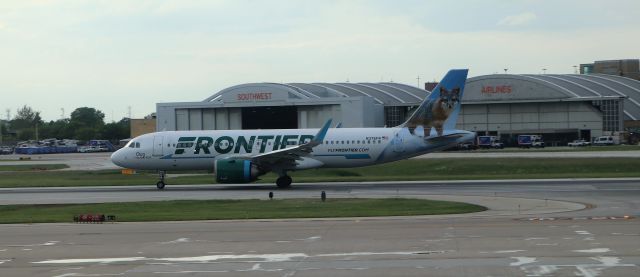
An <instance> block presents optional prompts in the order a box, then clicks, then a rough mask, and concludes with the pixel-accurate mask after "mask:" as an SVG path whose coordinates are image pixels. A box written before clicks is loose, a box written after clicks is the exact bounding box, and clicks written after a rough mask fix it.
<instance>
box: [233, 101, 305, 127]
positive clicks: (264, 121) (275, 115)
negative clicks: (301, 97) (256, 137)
mask: <svg viewBox="0 0 640 277" xmlns="http://www.w3.org/2000/svg"><path fill="white" fill-rule="evenodd" d="M296 128H298V110H297V107H296V106H273V107H246V108H242V129H249V130H252V129H296Z"/></svg>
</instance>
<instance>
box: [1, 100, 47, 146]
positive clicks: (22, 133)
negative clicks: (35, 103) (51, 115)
mask: <svg viewBox="0 0 640 277" xmlns="http://www.w3.org/2000/svg"><path fill="white" fill-rule="evenodd" d="M42 124H43V121H42V118H41V117H40V112H37V111H34V110H33V109H32V108H31V107H29V106H27V105H24V106H22V108H19V109H18V111H17V112H16V116H15V117H14V118H13V119H12V120H11V121H10V122H9V126H10V128H11V129H12V130H14V131H16V132H17V133H18V139H21V140H29V139H35V138H36V136H35V128H36V125H37V126H38V128H39V127H40V126H41V125H42Z"/></svg>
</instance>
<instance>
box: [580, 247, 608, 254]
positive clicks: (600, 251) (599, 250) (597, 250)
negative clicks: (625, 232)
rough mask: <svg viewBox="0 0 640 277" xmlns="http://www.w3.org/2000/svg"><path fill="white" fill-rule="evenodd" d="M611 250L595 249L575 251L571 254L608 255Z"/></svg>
mask: <svg viewBox="0 0 640 277" xmlns="http://www.w3.org/2000/svg"><path fill="white" fill-rule="evenodd" d="M610 251H611V249H609V248H593V249H584V250H573V251H571V252H577V253H607V252H610Z"/></svg>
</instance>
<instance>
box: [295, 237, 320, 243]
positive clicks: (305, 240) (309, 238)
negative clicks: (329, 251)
mask: <svg viewBox="0 0 640 277" xmlns="http://www.w3.org/2000/svg"><path fill="white" fill-rule="evenodd" d="M320 239H322V237H321V236H314V237H308V238H306V239H297V240H301V241H304V242H314V241H317V240H320Z"/></svg>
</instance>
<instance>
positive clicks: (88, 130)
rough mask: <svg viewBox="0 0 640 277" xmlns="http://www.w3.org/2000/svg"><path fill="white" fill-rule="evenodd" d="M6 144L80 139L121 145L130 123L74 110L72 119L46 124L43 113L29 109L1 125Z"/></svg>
mask: <svg viewBox="0 0 640 277" xmlns="http://www.w3.org/2000/svg"><path fill="white" fill-rule="evenodd" d="M0 128H2V135H3V138H4V139H3V141H5V142H6V141H25V140H36V139H39V140H42V139H46V138H57V139H77V140H82V141H87V140H92V139H106V140H110V141H112V142H118V141H119V140H121V139H125V138H129V137H130V135H131V134H130V120H129V118H126V117H125V118H123V119H121V120H120V121H118V122H111V123H105V122H104V113H103V112H101V111H100V110H97V109H94V108H89V107H81V108H77V109H75V110H74V111H73V112H72V113H71V115H70V117H69V118H64V119H58V120H55V121H54V120H51V121H49V122H45V121H44V120H42V118H41V117H40V112H38V111H34V110H33V109H32V108H31V107H29V106H26V105H25V106H23V107H22V108H19V109H18V110H17V112H16V115H15V116H14V117H13V118H12V119H10V120H9V121H7V122H6V124H0Z"/></svg>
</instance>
